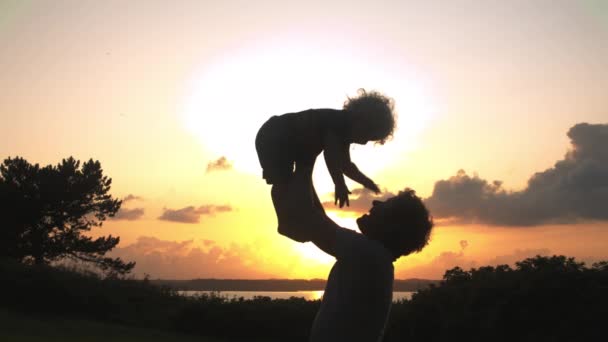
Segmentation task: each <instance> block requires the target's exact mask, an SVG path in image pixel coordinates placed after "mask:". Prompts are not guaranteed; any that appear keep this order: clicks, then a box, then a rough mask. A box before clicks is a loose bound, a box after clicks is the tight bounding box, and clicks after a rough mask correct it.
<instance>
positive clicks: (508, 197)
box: [426, 123, 608, 226]
mask: <svg viewBox="0 0 608 342" xmlns="http://www.w3.org/2000/svg"><path fill="white" fill-rule="evenodd" d="M568 137H569V138H570V140H571V143H572V149H571V150H570V151H569V152H568V153H567V154H566V155H565V157H564V159H562V160H559V161H558V162H556V163H555V166H554V167H552V168H550V169H547V170H545V171H543V172H538V173H535V174H534V175H533V176H532V177H530V179H529V180H528V185H527V187H526V188H525V189H524V190H522V191H507V190H505V189H504V188H503V187H502V183H501V182H500V181H493V182H489V181H487V180H485V179H482V178H480V177H478V176H477V175H473V176H469V175H467V174H466V172H465V171H463V170H460V171H458V173H457V174H456V175H455V176H453V177H451V178H449V179H447V180H440V181H438V182H436V183H435V187H434V190H433V194H432V196H431V197H429V198H428V199H427V200H426V203H427V204H428V206H429V208H430V210H431V213H432V214H433V216H434V217H435V218H445V219H453V220H455V221H458V222H461V223H485V224H489V225H501V226H534V225H543V224H552V223H557V224H560V223H576V222H582V221H594V220H596V221H599V220H602V221H603V220H608V206H607V205H606V203H608V148H607V146H608V125H603V124H596V125H592V124H587V123H581V124H577V125H575V126H573V127H572V128H570V130H569V131H568Z"/></svg>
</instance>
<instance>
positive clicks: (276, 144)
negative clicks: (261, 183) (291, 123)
mask: <svg viewBox="0 0 608 342" xmlns="http://www.w3.org/2000/svg"><path fill="white" fill-rule="evenodd" d="M288 132H289V130H288V127H287V125H286V122H285V120H281V118H280V117H278V116H273V117H271V118H270V119H268V121H266V122H265V123H264V124H263V125H262V127H261V128H260V130H259V131H258V134H257V136H256V137H255V148H256V150H257V152H258V159H259V160H260V165H261V166H262V169H263V174H262V177H263V178H264V179H265V180H266V183H268V184H277V183H287V182H288V180H289V178H290V177H291V175H292V174H293V170H294V163H295V158H294V157H293V153H291V151H290V146H291V145H290V141H289V140H290V139H289V134H288Z"/></svg>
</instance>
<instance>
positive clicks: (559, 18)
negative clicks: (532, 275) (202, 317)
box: [0, 0, 608, 279]
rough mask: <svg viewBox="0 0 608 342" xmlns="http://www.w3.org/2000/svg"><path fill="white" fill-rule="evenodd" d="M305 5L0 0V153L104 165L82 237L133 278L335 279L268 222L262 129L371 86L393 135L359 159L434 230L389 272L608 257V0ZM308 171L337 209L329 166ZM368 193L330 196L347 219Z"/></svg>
mask: <svg viewBox="0 0 608 342" xmlns="http://www.w3.org/2000/svg"><path fill="white" fill-rule="evenodd" d="M297 3H298V4H296V2H292V1H278V0H273V1H263V0H259V1H244V0H241V1H233V0H225V1H185V0H181V1H135V0H131V1H113V0H108V1H94V0H91V1H77V0H73V1H27V0H2V1H0V42H1V44H2V45H1V47H0V52H1V53H0V89H1V91H0V157H1V158H2V160H3V159H4V158H7V157H15V156H21V157H24V158H25V159H27V160H28V161H29V162H32V163H40V164H43V165H46V164H50V163H51V164H56V163H58V162H60V161H61V159H62V158H67V157H69V156H74V157H75V158H77V159H80V160H88V159H89V158H93V159H95V160H99V161H100V162H101V165H102V167H103V169H104V173H105V174H107V175H108V176H110V177H111V178H112V180H113V185H112V194H113V195H114V196H115V197H117V198H123V199H124V202H123V205H122V209H121V211H119V213H118V215H117V217H116V218H115V219H113V220H108V221H106V222H105V223H104V225H103V227H102V228H101V229H98V230H95V231H94V232H93V234H94V235H107V234H112V235H118V236H120V237H121V242H120V245H119V246H118V248H116V249H115V250H114V251H113V252H112V255H115V256H120V257H123V258H124V259H126V260H133V261H136V262H137V266H136V268H135V274H136V275H138V276H141V275H143V274H144V273H147V274H149V275H150V276H151V277H152V278H182V279H183V278H196V277H201V278H211V277H214V278H326V276H327V273H328V272H329V268H330V267H331V265H332V264H333V258H332V257H329V256H327V255H325V254H324V253H323V252H321V251H320V250H318V249H317V248H316V247H315V246H314V245H312V244H310V243H308V244H299V243H296V242H292V241H290V240H288V239H287V238H285V237H282V236H280V235H278V234H277V232H276V220H275V216H274V210H273V207H272V204H271V201H270V194H269V193H270V187H269V186H268V185H266V184H265V182H264V180H263V179H262V178H261V168H260V167H259V165H258V161H257V156H256V152H255V148H254V143H253V141H254V137H255V134H256V132H257V129H258V128H259V126H260V125H261V124H262V123H263V122H264V121H265V120H266V119H267V118H268V117H269V116H271V115H275V114H282V113H286V112H294V111H299V110H303V109H308V108H318V107H328V108H341V107H342V103H343V102H344V100H346V98H347V96H353V95H355V94H356V92H357V89H358V88H365V89H375V90H379V91H381V92H383V93H385V94H386V95H388V96H390V97H392V98H393V99H394V100H395V103H396V110H397V112H398V115H399V120H398V129H397V131H396V133H395V137H394V139H393V140H391V141H389V142H387V143H386V144H385V145H384V146H374V145H371V144H370V145H367V146H354V147H353V148H352V149H351V156H352V159H353V161H354V162H355V163H357V165H358V166H359V167H360V169H361V170H362V171H364V172H365V173H366V174H368V175H369V176H370V177H371V178H373V179H374V180H375V181H376V182H377V183H378V184H379V185H380V187H381V188H382V189H384V194H383V196H387V195H389V194H390V193H396V192H398V191H399V190H401V189H403V188H405V187H411V188H413V189H415V190H416V191H417V193H418V194H419V195H420V196H421V197H423V198H425V199H426V201H427V204H428V206H429V208H430V209H431V213H432V214H433V216H434V218H435V221H436V228H435V230H434V233H433V235H432V240H431V243H430V244H429V246H428V247H426V248H425V249H424V250H423V251H422V252H421V253H418V254H415V255H411V256H408V257H405V258H401V259H400V260H399V261H398V262H397V263H396V265H395V266H396V268H395V277H396V278H401V279H403V278H412V277H419V278H435V279H438V278H441V276H442V275H443V272H444V271H445V269H447V268H451V267H453V266H456V265H460V266H462V267H464V268H469V267H477V266H483V265H487V264H494V265H495V264H499V263H512V262H514V261H516V260H521V259H522V258H524V257H527V256H533V255H536V254H543V255H549V254H565V255H568V256H575V257H577V258H579V259H580V260H584V261H587V262H593V261H597V260H600V259H608V252H607V251H608V205H607V204H606V203H608V152H607V151H608V148H607V146H608V2H606V1H602V0H581V1H565V0H547V1H544V0H534V1H519V0H513V1H460V0H457V1H403V0H400V1H396V0H395V1H365V2H363V1H325V0H324V1H321V0H308V1H303V2H297ZM582 123H587V124H582ZM577 124H580V125H577ZM460 170H463V171H460ZM314 181H315V186H316V188H317V191H318V193H319V194H320V196H321V197H322V200H323V201H329V200H331V198H332V191H333V184H332V182H331V178H330V176H329V174H328V172H327V169H326V167H325V163H324V162H323V160H322V158H319V160H318V162H317V164H316V167H315V174H314ZM494 181H500V182H502V183H498V182H496V183H495V182H494ZM529 181H530V182H529ZM348 184H349V186H350V188H351V190H353V189H356V188H357V186H356V185H355V184H354V183H352V182H350V183H348ZM358 196H360V197H359V198H358ZM371 199H372V196H371V195H370V194H369V193H365V192H361V191H354V193H353V195H351V201H352V202H353V203H352V206H351V208H350V209H349V210H342V211H341V210H339V209H336V207H335V206H334V205H333V203H331V204H330V203H328V204H326V209H327V210H328V211H330V216H331V217H332V218H334V219H335V220H336V221H337V222H338V223H340V224H341V225H343V226H345V227H347V228H352V229H355V228H356V224H355V221H354V219H355V218H356V217H357V216H358V215H360V214H361V213H363V212H365V211H366V210H367V208H369V207H370V205H371Z"/></svg>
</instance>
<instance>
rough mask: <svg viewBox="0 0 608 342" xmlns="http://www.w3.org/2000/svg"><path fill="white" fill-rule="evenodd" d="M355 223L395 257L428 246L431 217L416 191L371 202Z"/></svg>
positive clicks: (431, 224) (431, 226)
mask: <svg viewBox="0 0 608 342" xmlns="http://www.w3.org/2000/svg"><path fill="white" fill-rule="evenodd" d="M357 225H358V226H359V230H360V231H361V233H363V234H364V235H365V236H367V237H368V238H370V239H372V240H376V241H379V242H381V243H382V244H383V245H384V246H385V247H386V248H387V249H388V250H390V251H391V252H392V253H393V256H394V257H395V258H398V257H400V256H403V255H408V254H410V253H413V252H419V251H420V250H422V248H423V247H424V246H426V245H427V243H428V242H429V238H430V235H431V229H432V228H433V219H432V217H431V216H430V215H429V211H428V210H427V208H426V207H425V206H424V203H422V200H421V199H420V197H418V196H416V192H415V191H414V190H411V189H409V188H408V189H405V190H404V191H401V192H399V194H398V195H397V196H395V197H392V198H389V199H388V200H386V201H383V202H381V201H374V202H373V206H372V208H371V209H370V211H369V214H365V215H363V216H361V217H359V218H358V219H357Z"/></svg>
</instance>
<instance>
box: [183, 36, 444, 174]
mask: <svg viewBox="0 0 608 342" xmlns="http://www.w3.org/2000/svg"><path fill="white" fill-rule="evenodd" d="M361 87H363V88H366V89H368V90H371V89H376V90H379V91H381V92H383V93H385V94H386V95H388V96H390V97H393V98H394V99H395V101H396V109H397V112H398V114H399V121H398V131H397V132H396V134H395V137H394V139H393V141H390V142H389V143H387V144H386V145H385V146H382V147H379V146H357V147H356V148H354V149H353V155H356V160H357V161H358V164H361V165H362V166H363V168H364V169H365V170H367V171H368V172H372V173H373V172H375V171H376V170H379V169H382V168H384V167H386V166H388V165H387V164H388V163H390V162H391V161H392V158H393V156H395V155H399V156H400V157H402V156H403V152H405V151H408V150H411V149H413V148H415V144H414V142H415V141H416V139H415V137H416V136H417V135H418V134H419V133H420V132H421V131H422V130H423V129H424V127H425V126H426V125H427V124H428V122H429V120H430V119H431V118H432V117H433V115H434V114H435V112H436V111H437V108H436V107H437V106H436V104H435V101H434V99H433V97H432V94H431V89H430V85H429V82H427V81H426V80H425V79H424V77H423V76H422V75H421V74H420V73H417V72H416V71H415V70H413V69H407V68H405V67H404V65H401V64H400V65H380V64H378V65H377V64H372V63H369V62H367V61H366V60H365V59H364V58H363V57H361V58H359V59H358V58H357V56H356V54H354V53H353V54H349V51H340V52H336V51H328V50H319V49H318V48H314V47H310V46H305V45H303V44H298V45H293V44H283V45H270V46H260V45H259V44H257V45H256V46H255V47H251V48H244V49H242V50H239V51H237V52H235V53H234V54H230V56H228V57H224V58H221V59H218V60H217V61H216V62H215V63H212V64H210V65H205V67H203V68H202V70H201V71H200V72H199V73H197V74H195V76H194V78H193V82H192V86H191V87H190V89H191V93H190V94H188V96H187V98H186V100H185V103H184V108H183V115H182V117H183V123H184V125H185V126H186V128H187V130H188V131H189V132H191V133H192V134H194V136H195V137H196V138H197V139H198V140H199V141H200V142H201V144H202V145H203V146H204V148H205V149H207V150H208V152H209V153H211V154H212V155H214V156H216V157H219V156H226V157H227V158H228V159H229V160H231V161H233V162H234V166H235V168H236V169H238V170H240V171H244V172H248V173H255V174H257V173H260V170H259V164H258V160H257V154H256V151H255V147H254V140H255V134H256V133H257V130H258V128H259V127H260V126H261V125H262V124H263V123H264V121H266V120H267V119H268V118H269V117H270V116H272V115H278V114H283V113H288V112H295V111H300V110H304V109H308V108H315V107H316V108H323V107H325V108H340V107H341V106H342V103H343V102H344V101H345V100H346V97H347V95H348V96H354V95H355V94H356V90H357V89H358V88H361ZM353 158H355V157H353Z"/></svg>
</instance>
